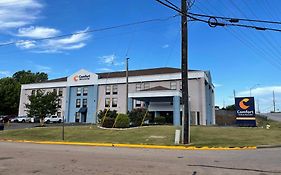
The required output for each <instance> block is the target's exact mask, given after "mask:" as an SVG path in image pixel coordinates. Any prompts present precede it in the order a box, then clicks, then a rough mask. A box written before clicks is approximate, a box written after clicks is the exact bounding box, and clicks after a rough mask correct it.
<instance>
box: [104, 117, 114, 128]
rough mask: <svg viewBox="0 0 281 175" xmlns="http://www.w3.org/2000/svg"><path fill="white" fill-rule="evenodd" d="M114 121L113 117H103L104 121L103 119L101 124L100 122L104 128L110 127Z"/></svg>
mask: <svg viewBox="0 0 281 175" xmlns="http://www.w3.org/2000/svg"><path fill="white" fill-rule="evenodd" d="M114 122H115V119H114V118H110V117H105V118H104V121H103V124H102V127H105V128H112V127H113V124H114Z"/></svg>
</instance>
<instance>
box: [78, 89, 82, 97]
mask: <svg viewBox="0 0 281 175" xmlns="http://www.w3.org/2000/svg"><path fill="white" fill-rule="evenodd" d="M81 91H82V88H80V87H79V88H77V96H81Z"/></svg>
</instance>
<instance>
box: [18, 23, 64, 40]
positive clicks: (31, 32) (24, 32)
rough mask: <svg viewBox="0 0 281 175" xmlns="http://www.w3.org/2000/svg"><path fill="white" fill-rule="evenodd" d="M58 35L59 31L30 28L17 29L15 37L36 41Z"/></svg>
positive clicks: (38, 27)
mask: <svg viewBox="0 0 281 175" xmlns="http://www.w3.org/2000/svg"><path fill="white" fill-rule="evenodd" d="M59 33H60V31H59V30H57V29H54V28H48V27H40V26H36V27H34V26H30V27H27V28H19V29H18V33H17V36H20V37H29V38H35V39H38V38H48V37H53V36H56V35H58V34H59Z"/></svg>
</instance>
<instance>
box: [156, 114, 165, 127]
mask: <svg viewBox="0 0 281 175" xmlns="http://www.w3.org/2000/svg"><path fill="white" fill-rule="evenodd" d="M154 121H155V123H156V124H159V125H164V124H165V123H166V118H165V117H163V116H158V117H155V119H154Z"/></svg>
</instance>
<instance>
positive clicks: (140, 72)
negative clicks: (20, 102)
mask: <svg viewBox="0 0 281 175" xmlns="http://www.w3.org/2000/svg"><path fill="white" fill-rule="evenodd" d="M189 71H196V70H189ZM180 72H181V69H178V68H173V67H160V68H151V69H139V70H130V71H129V72H128V74H129V76H144V75H156V74H170V73H180ZM97 75H98V76H99V78H120V77H125V76H126V71H117V72H104V73H97ZM65 81H67V77H61V78H57V79H52V80H47V81H45V82H42V83H53V82H65Z"/></svg>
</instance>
